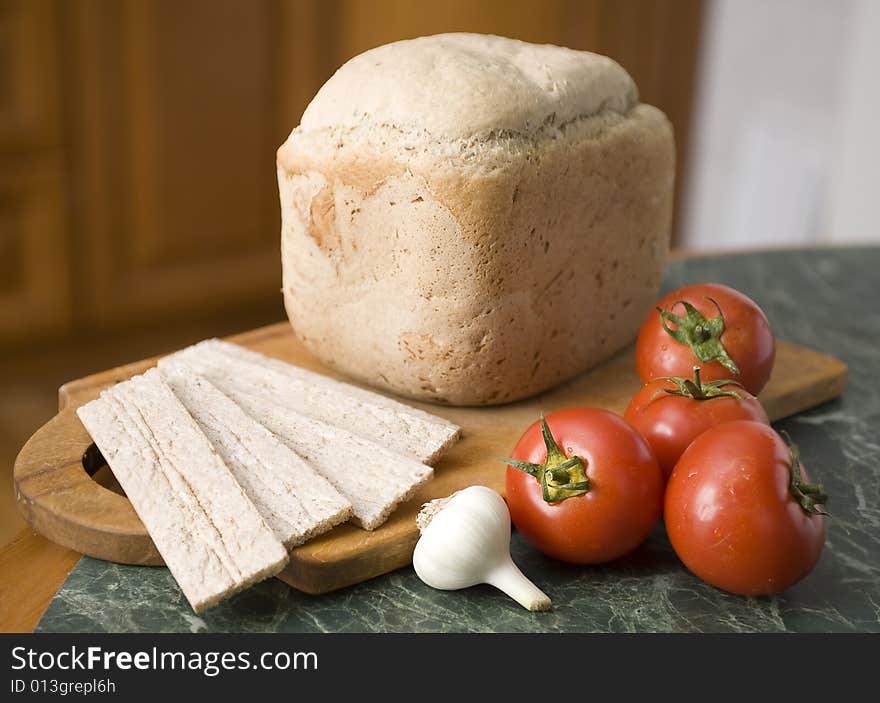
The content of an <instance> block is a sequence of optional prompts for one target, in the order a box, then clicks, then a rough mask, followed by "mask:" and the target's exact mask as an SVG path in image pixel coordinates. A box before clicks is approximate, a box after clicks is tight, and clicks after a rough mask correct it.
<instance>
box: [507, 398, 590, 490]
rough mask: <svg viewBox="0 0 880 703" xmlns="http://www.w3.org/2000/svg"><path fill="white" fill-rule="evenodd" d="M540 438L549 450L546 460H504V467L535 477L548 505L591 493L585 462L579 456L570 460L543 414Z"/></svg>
mask: <svg viewBox="0 0 880 703" xmlns="http://www.w3.org/2000/svg"><path fill="white" fill-rule="evenodd" d="M541 435H542V436H543V438H544V446H545V447H546V448H547V460H546V461H545V463H543V464H532V463H530V462H528V461H520V460H519V459H502V460H501V461H503V462H504V463H505V464H507V465H509V466H512V467H513V468H515V469H519V470H520V471H524V472H525V473H527V474H529V475H530V476H534V477H535V478H536V479H537V481H538V483H540V484H541V494H542V495H543V497H544V500H546V501H547V502H548V503H558V502H560V501H563V500H565V499H566V498H572V497H574V496H579V495H583V494H584V493H587V492H589V490H590V478H589V476H587V465H586V460H584V459H582V458H581V457H579V456H573V457H567V456H565V452H564V451H562V448H561V447H560V446H559V445H558V444H557V443H556V440H555V439H553V434H552V433H551V432H550V427H549V426H548V425H547V420H545V419H544V416H543V415H541Z"/></svg>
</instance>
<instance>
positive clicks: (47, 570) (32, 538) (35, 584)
mask: <svg viewBox="0 0 880 703" xmlns="http://www.w3.org/2000/svg"><path fill="white" fill-rule="evenodd" d="M79 557H80V555H79V552H76V551H74V550H72V549H68V548H66V547H62V546H60V545H58V544H53V543H52V542H50V541H49V540H47V539H46V538H45V537H42V536H41V535H38V534H36V533H34V532H33V531H32V530H22V531H21V532H19V534H18V536H17V537H16V538H15V539H14V540H12V542H10V543H9V544H7V545H6V546H5V547H3V548H2V549H0V632H31V631H32V630H33V629H34V627H36V625H37V623H38V622H39V621H40V618H41V617H42V616H43V613H44V612H45V610H46V608H47V607H48V606H49V603H50V602H51V601H52V597H53V596H54V595H55V592H56V591H57V590H58V589H59V588H60V587H61V584H62V583H64V579H66V578H67V575H68V574H69V573H70V571H71V569H73V567H74V566H76V562H78V561H79Z"/></svg>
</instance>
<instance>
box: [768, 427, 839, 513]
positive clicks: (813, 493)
mask: <svg viewBox="0 0 880 703" xmlns="http://www.w3.org/2000/svg"><path fill="white" fill-rule="evenodd" d="M779 434H781V435H782V436H783V437H784V438H785V442H786V444H788V448H789V450H790V451H791V471H790V474H789V483H788V491H789V493H791V496H792V498H794V499H795V500H796V501H797V502H798V505H800V506H801V508H803V510H804V512H805V513H807V514H809V515H828V513H827V512H825V504H826V503H827V502H828V494H827V493H825V488H824V486H822V484H821V483H807V481H806V480H805V479H804V473H803V467H802V466H801V452H800V449H798V446H797V445H796V444H795V443H794V442H792V441H791V437H790V436H789V434H788V432H786V431H785V430H781V431H780V433H779Z"/></svg>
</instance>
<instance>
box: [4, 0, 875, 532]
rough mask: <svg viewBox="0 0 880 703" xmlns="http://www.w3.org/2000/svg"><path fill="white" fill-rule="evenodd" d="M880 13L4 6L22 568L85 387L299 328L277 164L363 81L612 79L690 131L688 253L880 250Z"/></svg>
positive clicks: (641, 3)
mask: <svg viewBox="0 0 880 703" xmlns="http://www.w3.org/2000/svg"><path fill="white" fill-rule="evenodd" d="M878 8H880V2H877V1H876V0H840V1H839V2H828V1H826V0H706V1H705V2H701V0H541V2H535V1H534V0H435V1H434V2H414V1H412V0H251V1H248V2H245V1H244V0H0V382H2V384H3V391H4V392H3V394H2V395H0V543H3V542H4V541H6V540H7V539H9V538H10V537H11V536H12V534H13V533H14V532H15V531H16V530H17V529H19V528H20V527H21V523H20V521H19V520H18V518H17V512H16V510H15V507H14V500H13V496H12V488H11V485H12V482H11V480H10V474H11V469H12V464H13V459H14V457H15V454H16V453H17V452H18V450H19V448H20V447H21V444H22V443H23V442H24V441H25V440H26V439H27V437H28V436H29V435H30V434H31V433H32V432H33V431H34V430H35V429H36V428H37V427H38V426H39V425H40V424H42V423H43V422H45V421H46V420H47V419H48V418H49V417H51V415H52V414H54V412H55V410H56V396H55V394H56V390H57V387H58V385H59V384H61V383H63V382H64V381H66V380H69V379H72V378H75V377H78V376H81V375H84V374H87V373H90V372H94V371H98V370H101V369H104V368H107V367H109V366H112V365H115V364H120V363H123V362H127V361H131V360H134V359H137V358H142V357H145V356H150V355H153V354H156V353H160V352H163V351H168V350H171V349H174V348H176V347H179V346H182V345H184V344H187V343H190V342H192V341H196V340H198V339H201V338H204V337H207V336H211V335H222V334H226V333H229V332H233V331H238V330H243V329H247V328H250V327H254V326H258V325H261V324H267V323H269V322H273V321H277V320H281V319H283V318H284V312H283V309H282V306H281V297H280V295H279V288H280V263H279V257H278V237H279V225H280V223H279V214H278V205H277V195H276V185H275V169H274V157H275V149H276V148H277V147H278V145H280V144H281V142H282V141H283V140H284V138H285V137H286V136H287V134H288V132H289V131H290V129H291V128H292V127H293V126H294V125H295V124H296V123H297V122H298V120H299V116H300V114H301V113H302V110H303V109H304V107H305V106H306V104H307V103H308V101H309V99H310V98H311V97H312V95H313V94H314V93H315V91H316V90H317V89H318V88H319V87H320V85H321V84H322V83H323V82H324V81H325V80H326V79H327V78H328V77H329V76H330V75H331V74H332V72H333V71H334V70H335V68H336V67H338V66H339V65H340V64H341V63H343V62H344V61H345V60H347V59H348V58H350V57H351V56H353V55H355V54H357V53H360V52H361V51H364V50H366V49H368V48H370V47H373V46H376V45H379V44H383V43H386V42H389V41H393V40H396V39H401V38H406V37H413V36H418V35H423V34H434V33H438V32H446V31H476V32H489V33H496V34H502V35H508V36H512V37H517V38H521V39H524V40H528V41H535V42H550V43H556V44H563V45H567V46H570V47H574V48H580V49H590V50H593V51H598V52H600V53H604V54H608V55H610V56H612V57H613V58H615V59H616V60H618V61H619V62H620V63H621V64H622V65H623V66H624V67H625V68H626V69H627V70H628V71H629V72H630V73H631V74H632V75H633V77H634V78H635V80H636V82H637V83H638V85H639V88H640V91H641V95H642V99H643V100H644V101H646V102H649V103H652V104H655V105H657V106H659V107H660V108H661V109H663V110H664V111H665V112H666V114H667V115H668V116H669V117H670V119H671V120H672V122H673V123H674V126H675V131H676V138H677V143H678V159H679V169H678V170H679V178H678V184H677V187H678V191H677V194H676V199H677V207H676V222H675V228H674V235H673V237H674V238H673V243H674V244H675V245H677V246H683V247H686V248H711V249H729V248H731V247H737V246H751V245H755V244H759V245H761V246H768V245H773V244H776V243H782V244H802V243H815V242H825V241H838V240H846V241H848V240H853V239H858V238H876V237H877V234H878V228H876V227H875V226H874V225H873V222H872V221H871V213H872V212H873V209H874V203H875V201H876V199H877V195H878V192H877V179H876V177H875V176H874V172H875V164H876V163H877V162H878V160H880V153H878V138H880V136H878V135H880V130H877V129H876V121H877V120H876V118H877V115H878V114H880V105H878V102H880V94H878V86H880V81H878V80H877V78H876V76H875V71H876V70H877V68H880V56H878V46H880V44H878V43H877V42H876V41H875V40H874V38H875V37H877V36H880V19H878V14H880V10H878Z"/></svg>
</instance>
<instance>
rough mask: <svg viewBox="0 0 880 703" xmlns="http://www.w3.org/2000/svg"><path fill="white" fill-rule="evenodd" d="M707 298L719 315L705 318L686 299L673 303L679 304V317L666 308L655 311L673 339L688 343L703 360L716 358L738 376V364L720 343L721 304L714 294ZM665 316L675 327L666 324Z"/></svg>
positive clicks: (708, 360)
mask: <svg viewBox="0 0 880 703" xmlns="http://www.w3.org/2000/svg"><path fill="white" fill-rule="evenodd" d="M706 300H708V301H709V302H710V303H712V305H714V306H715V309H716V310H717V311H718V317H713V318H712V319H709V320H707V319H706V317H705V316H704V315H703V313H701V312H700V311H699V310H697V309H696V308H695V307H694V306H693V305H691V304H690V303H689V302H687V301H685V300H678V301H676V302H675V303H673V306H674V305H679V304H680V305H682V306H683V307H684V309H685V313H686V314H685V316H684V317H681V316H680V315H675V314H674V313H671V312H669V311H668V310H663V309H662V308H657V312H658V313H660V324H661V325H662V326H663V329H664V330H666V333H667V334H668V335H669V336H670V337H672V338H673V339H674V340H675V341H676V342H678V343H679V344H684V345H687V346H688V347H690V349H691V351H692V352H693V353H694V356H695V357H697V359H699V360H700V361H701V362H703V363H704V364H706V363H709V362H710V361H717V362H719V363H720V364H721V365H722V366H724V368H726V369H727V370H728V371H730V372H731V373H732V374H734V375H736V376H739V367H737V365H736V363H735V362H734V361H733V359H731V358H730V355H729V354H728V353H727V349H725V348H724V344H722V343H721V335H722V334H723V333H724V315H723V313H722V312H721V306H720V305H718V303H717V302H715V300H714V299H713V298H710V297H708V296H706ZM667 320H668V321H669V322H671V323H673V324H674V325H675V329H672V328H671V327H669V325H667V324H666V321H667Z"/></svg>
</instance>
